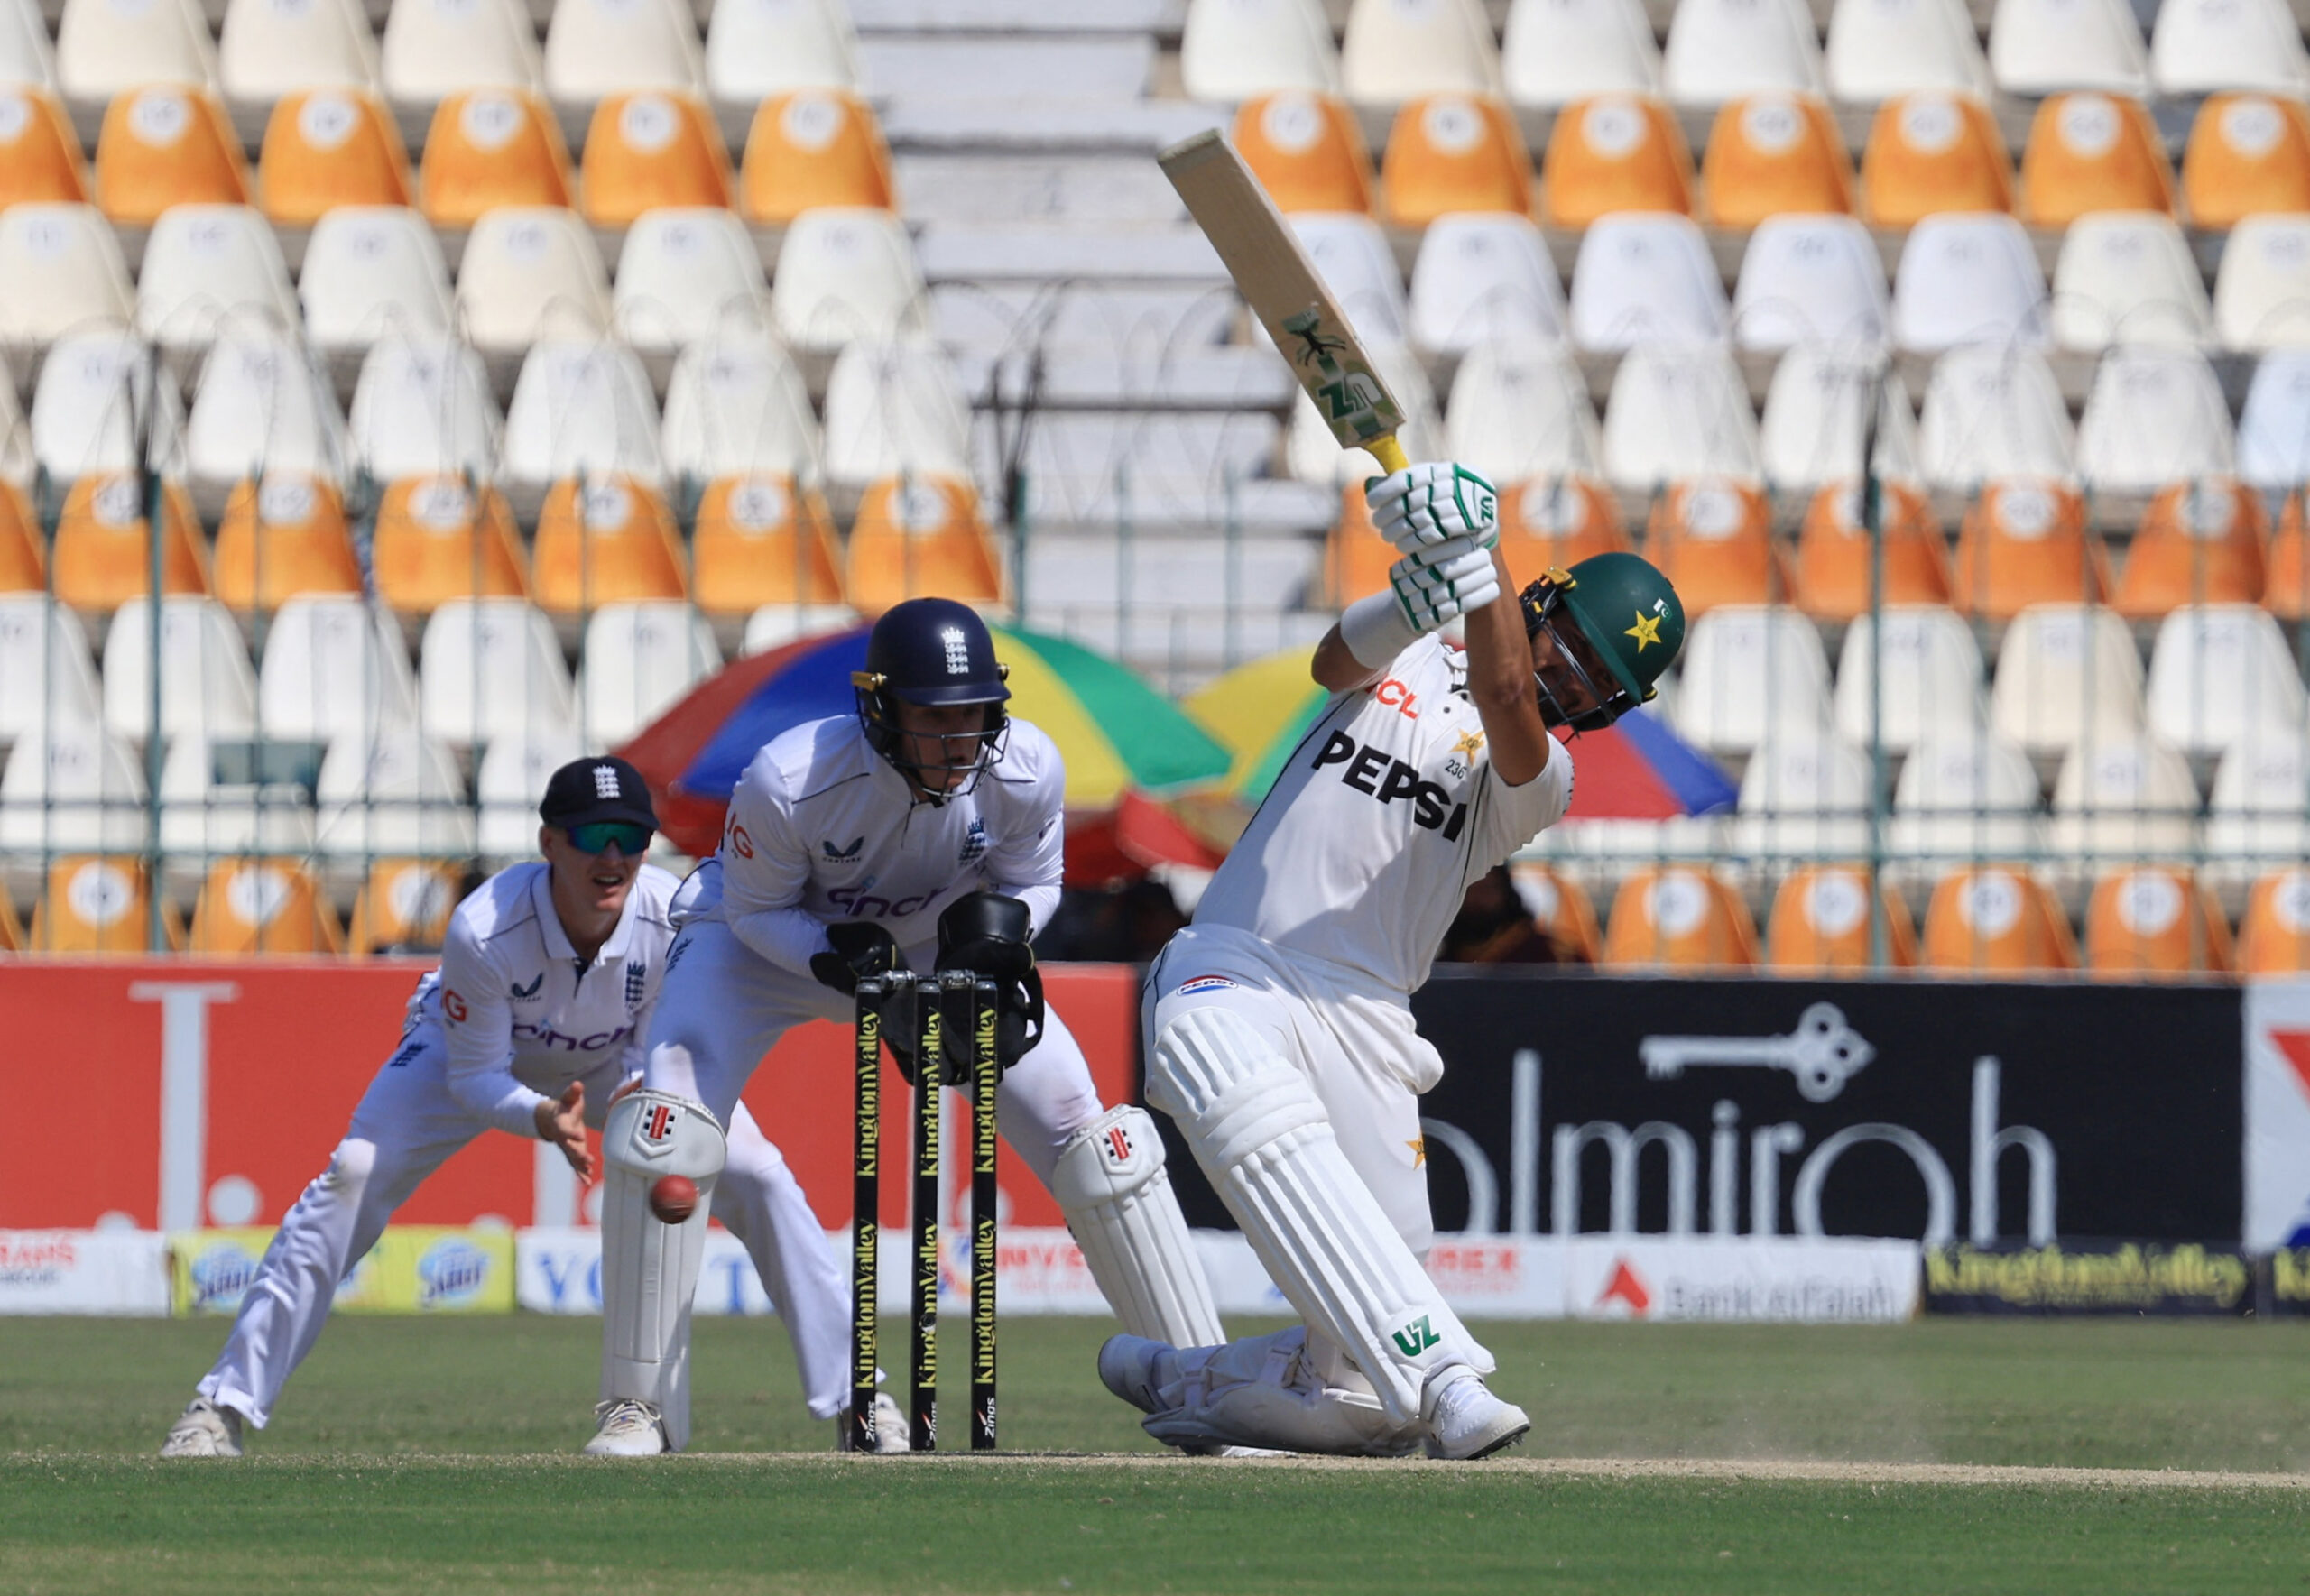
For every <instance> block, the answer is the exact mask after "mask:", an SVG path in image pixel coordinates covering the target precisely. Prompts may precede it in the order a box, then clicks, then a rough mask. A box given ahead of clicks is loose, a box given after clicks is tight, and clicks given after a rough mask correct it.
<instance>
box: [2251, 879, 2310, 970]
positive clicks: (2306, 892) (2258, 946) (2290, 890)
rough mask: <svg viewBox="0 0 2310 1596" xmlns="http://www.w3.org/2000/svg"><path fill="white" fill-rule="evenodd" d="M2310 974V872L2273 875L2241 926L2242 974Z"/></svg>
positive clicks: (2261, 885)
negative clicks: (2308, 972) (2306, 972)
mask: <svg viewBox="0 0 2310 1596" xmlns="http://www.w3.org/2000/svg"><path fill="white" fill-rule="evenodd" d="M2305 970H2310V870H2306V869H2305V868H2303V867H2302V866H2300V865H2294V866H2290V867H2289V868H2287V869H2285V870H2276V871H2272V872H2270V873H2269V874H2268V875H2266V876H2264V877H2262V878H2261V879H2260V880H2259V881H2256V882H2255V883H2254V884H2253V886H2252V887H2251V888H2250V889H2249V890H2248V891H2247V893H2246V912H2245V913H2244V914H2243V915H2242V916H2241V917H2240V918H2239V921H2238V973H2239V974H2241V975H2242V976H2246V977H2248V978H2252V977H2254V976H2257V975H2292V974H2296V973H2300V972H2302V971H2305Z"/></svg>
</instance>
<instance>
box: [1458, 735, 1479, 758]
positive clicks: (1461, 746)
mask: <svg viewBox="0 0 2310 1596" xmlns="http://www.w3.org/2000/svg"><path fill="white" fill-rule="evenodd" d="M1482 747H1483V733H1482V732H1463V733H1460V734H1459V735H1458V736H1457V737H1455V738H1453V739H1452V752H1453V755H1454V756H1455V758H1459V759H1464V760H1472V759H1474V758H1475V757H1476V751H1477V750H1478V749H1480V748H1482Z"/></svg>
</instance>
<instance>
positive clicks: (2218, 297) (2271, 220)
mask: <svg viewBox="0 0 2310 1596" xmlns="http://www.w3.org/2000/svg"><path fill="white" fill-rule="evenodd" d="M11 214H13V213H11ZM2213 321H2214V328H2215V330H2216V331H2217V333H2218V334H2219V335H2220V337H2221V339H2222V347H2223V348H2225V349H2239V350H2245V351H2250V352H2253V353H2257V354H2259V353H2260V352H2262V351H2265V350H2270V349H2299V348H2305V347H2310V217H2298V216H2260V217H2246V218H2245V219H2244V220H2242V221H2241V222H2240V223H2239V224H2238V225H2237V226H2235V227H2232V228H2231V230H2230V237H2229V240H2228V242H2227V243H2226V244H2224V245H2223V247H2222V265H2221V268H2220V270H2219V271H2218V272H2216V274H2215V276H2214V281H2213Z"/></svg>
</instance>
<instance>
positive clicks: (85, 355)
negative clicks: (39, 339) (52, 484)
mask: <svg viewBox="0 0 2310 1596" xmlns="http://www.w3.org/2000/svg"><path fill="white" fill-rule="evenodd" d="M157 368H158V363H157V362H156V361H155V360H154V359H153V358H152V355H151V353H150V352H149V351H148V350H147V349H146V347H145V346H144V345H143V344H142V343H141V342H139V341H138V340H137V338H136V337H135V335H134V334H133V333H130V332H129V331H127V330H126V329H125V328H116V329H114V330H112V331H97V332H84V333H74V334H72V335H71V336H70V337H63V338H59V339H58V340H57V341H56V343H55V345H54V346H52V347H51V349H50V350H49V352H48V358H47V360H46V361H44V362H43V363H42V365H41V368H40V383H39V385H38V386H37V387H35V388H34V389H33V390H32V453H33V455H34V457H36V458H37V459H38V460H39V462H40V467H41V469H42V471H45V472H46V473H48V475H50V476H51V477H53V478H55V479H57V480H58V481H60V482H71V481H74V480H76V479H78V478H79V477H82V476H96V475H110V474H113V473H115V472H123V471H134V470H135V469H136V468H137V457H138V450H137V439H138V438H139V436H140V434H142V433H143V431H144V429H145V415H146V412H148V411H149V412H150V430H151V437H152V457H153V458H155V459H156V460H158V461H159V462H160V463H161V467H162V471H163V473H164V474H165V475H171V476H179V475H182V474H183V455H182V449H183V447H184V407H183V405H182V403H181V401H179V399H178V398H177V386H176V380H175V379H174V378H173V377H171V376H170V375H169V374H168V373H167V371H165V370H161V369H157ZM156 396H157V398H156Z"/></svg>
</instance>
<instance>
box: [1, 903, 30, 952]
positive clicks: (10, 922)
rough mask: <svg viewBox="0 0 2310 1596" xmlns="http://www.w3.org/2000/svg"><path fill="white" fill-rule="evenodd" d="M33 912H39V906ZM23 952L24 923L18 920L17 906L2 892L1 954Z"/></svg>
mask: <svg viewBox="0 0 2310 1596" xmlns="http://www.w3.org/2000/svg"><path fill="white" fill-rule="evenodd" d="M33 912H34V913H38V912H39V909H38V907H37V906H35V907H34V909H33ZM23 951H24V927H23V922H22V921H21V920H19V919H17V918H16V906H15V905H14V903H12V902H10V901H9V900H8V895H7V894H6V893H5V892H0V953H22V952H23Z"/></svg>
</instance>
